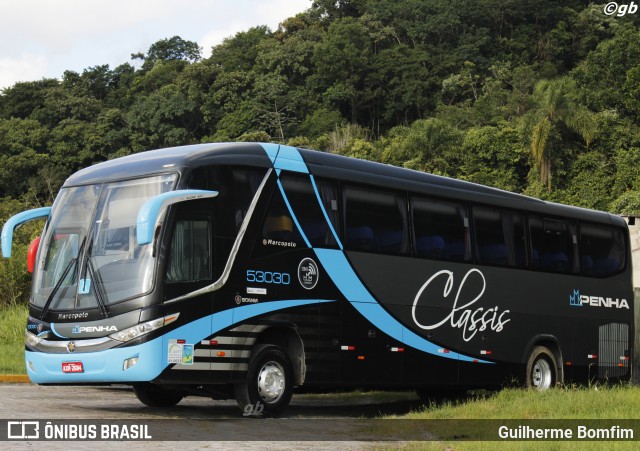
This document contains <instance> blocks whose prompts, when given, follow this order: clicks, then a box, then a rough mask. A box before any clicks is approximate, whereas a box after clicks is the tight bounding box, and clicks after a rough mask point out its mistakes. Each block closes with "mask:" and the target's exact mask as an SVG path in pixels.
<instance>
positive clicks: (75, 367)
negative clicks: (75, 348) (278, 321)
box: [62, 362, 84, 373]
mask: <svg viewBox="0 0 640 451" xmlns="http://www.w3.org/2000/svg"><path fill="white" fill-rule="evenodd" d="M62 372H63V373H84V367H83V366H82V362H62Z"/></svg>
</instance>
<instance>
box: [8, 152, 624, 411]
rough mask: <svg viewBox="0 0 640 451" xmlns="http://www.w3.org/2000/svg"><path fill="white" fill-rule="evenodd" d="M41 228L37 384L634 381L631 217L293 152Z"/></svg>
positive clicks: (81, 198) (110, 200) (175, 173)
mask: <svg viewBox="0 0 640 451" xmlns="http://www.w3.org/2000/svg"><path fill="white" fill-rule="evenodd" d="M35 218H46V223H45V226H44V230H43V233H42V236H41V239H37V240H36V241H34V243H32V248H31V249H30V252H29V255H30V257H29V258H30V259H31V260H32V261H31V264H32V265H33V266H34V270H33V288H32V293H31V297H30V306H29V318H28V322H27V326H26V349H25V359H26V368H27V372H28V375H29V377H30V378H31V380H32V381H33V382H34V383H38V384H76V385H80V384H109V383H119V384H121V383H124V384H131V385H132V386H133V388H134V390H135V393H136V394H137V396H138V398H139V399H140V400H141V401H142V402H143V403H145V404H148V405H152V406H170V405H174V404H176V403H178V402H179V401H180V400H181V399H182V398H183V397H184V396H187V395H203V396H210V397H213V398H216V399H225V398H235V399H236V400H237V402H238V404H239V405H240V407H241V408H243V409H247V408H249V409H250V408H251V407H252V406H257V405H259V404H258V403H260V404H261V407H260V410H261V411H263V412H264V414H267V415H277V414H278V413H280V412H281V411H282V410H283V409H285V408H286V406H287V405H288V403H289V401H290V398H291V395H292V392H293V390H294V388H295V387H300V388H301V389H304V388H306V389H338V388H340V389H342V388H349V387H362V388H366V387H372V388H373V387H375V388H382V389H385V388H389V389H391V388H394V389H400V388H412V389H413V388H415V389H417V390H418V393H419V394H421V395H423V396H430V395H431V394H437V393H439V392H444V391H451V390H463V389H469V388H477V387H494V386H500V385H503V384H510V383H513V381H520V382H521V383H522V384H524V385H526V386H529V387H534V388H538V389H544V388H548V387H552V386H555V385H557V384H562V383H566V382H567V381H576V382H581V381H582V382H586V381H592V380H596V379H606V380H629V378H630V373H631V358H632V343H633V335H634V321H633V312H634V305H633V288H632V271H631V256H630V246H629V232H628V228H627V225H626V223H625V222H624V220H623V219H622V218H619V217H617V216H613V215H611V214H608V213H605V212H598V211H591V210H586V209H581V208H575V207H569V206H564V205H558V204H553V203H549V202H544V201H541V200H537V199H533V198H529V197H525V196H522V195H518V194H513V193H509V192H505V191H502V190H498V189H494V188H489V187H485V186H481V185H477V184H473V183H468V182H464V181H459V180H453V179H449V178H445V177H440V176H435V175H431V174H425V173H421V172H416V171H411V170H406V169H401V168H397V167H392V166H387V165H383V164H378V163H372V162H367V161H362V160H357V159H351V158H346V157H341V156H337V155H333V154H328V153H323V152H317V151H311V150H303V149H297V148H294V147H289V146H284V145H277V144H254V143H232V144H228V143H225V144H223V143H219V144H202V145H193V146H185V147H177V148H170V149H161V150H155V151H149V152H143V153H139V154H135V155H130V156H127V157H124V158H119V159H115V160H112V161H107V162H105V163H101V164H97V165H95V166H91V167H89V168H86V169H83V170H81V171H79V172H77V173H76V174H74V175H72V176H71V177H69V179H68V180H67V181H66V182H65V184H64V186H63V187H62V189H61V190H60V193H59V195H58V197H57V199H56V201H55V202H54V204H53V206H52V207H51V208H48V207H47V208H39V209H35V210H30V211H26V212H23V213H20V214H17V215H16V216H14V217H12V218H11V219H10V220H9V221H8V222H7V223H6V224H5V226H4V228H3V231H2V251H3V254H4V256H5V257H10V255H11V243H12V234H13V230H14V229H15V227H17V226H18V225H20V224H21V223H23V222H25V221H28V220H32V219H35Z"/></svg>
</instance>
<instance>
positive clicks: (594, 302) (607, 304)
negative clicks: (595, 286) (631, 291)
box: [569, 290, 629, 310]
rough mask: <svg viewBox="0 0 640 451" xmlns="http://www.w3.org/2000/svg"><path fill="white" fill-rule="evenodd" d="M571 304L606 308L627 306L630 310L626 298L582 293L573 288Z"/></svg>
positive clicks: (570, 297) (570, 298)
mask: <svg viewBox="0 0 640 451" xmlns="http://www.w3.org/2000/svg"><path fill="white" fill-rule="evenodd" d="M569 305H572V306H574V307H583V306H585V305H586V306H589V307H604V308H626V309H627V310H629V303H628V302H627V300H626V299H620V298H608V297H602V296H586V295H581V294H580V290H573V294H570V295H569Z"/></svg>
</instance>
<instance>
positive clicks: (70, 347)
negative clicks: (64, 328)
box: [67, 341, 76, 352]
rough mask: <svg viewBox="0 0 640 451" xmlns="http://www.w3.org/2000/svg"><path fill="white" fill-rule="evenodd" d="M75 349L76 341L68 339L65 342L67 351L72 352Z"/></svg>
mask: <svg viewBox="0 0 640 451" xmlns="http://www.w3.org/2000/svg"><path fill="white" fill-rule="evenodd" d="M75 350H76V342H75V341H70V342H69V343H67V351H69V352H73V351H75Z"/></svg>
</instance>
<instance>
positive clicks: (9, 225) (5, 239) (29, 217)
mask: <svg viewBox="0 0 640 451" xmlns="http://www.w3.org/2000/svg"><path fill="white" fill-rule="evenodd" d="M50 212H51V207H42V208H34V209H33V210H27V211H23V212H22V213H18V214H17V215H14V216H12V217H11V218H9V220H8V221H7V222H6V223H5V224H4V227H2V238H1V240H2V256H3V257H4V258H11V246H12V244H13V231H14V230H15V229H16V227H18V226H20V225H22V224H24V223H25V222H29V221H33V220H34V219H40V218H46V217H48V216H49V213H50Z"/></svg>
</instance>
